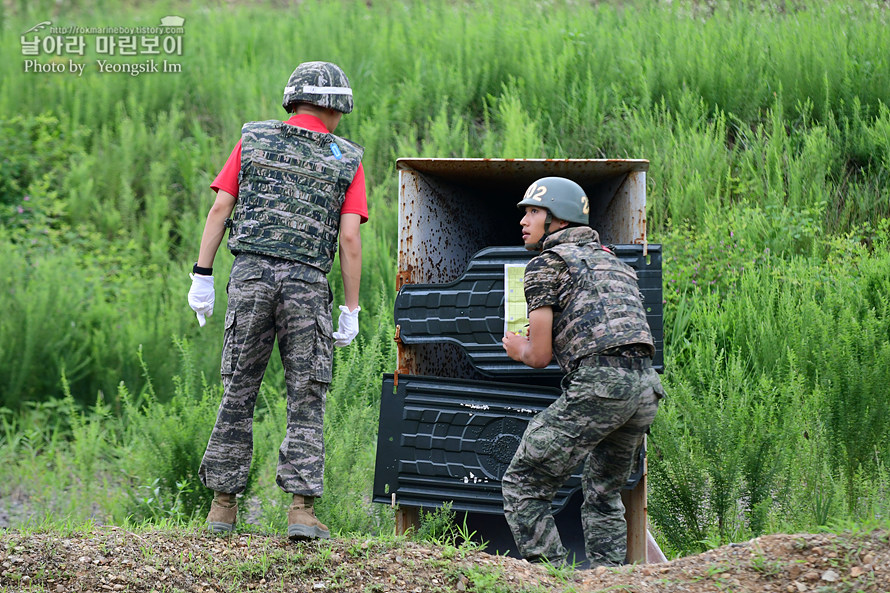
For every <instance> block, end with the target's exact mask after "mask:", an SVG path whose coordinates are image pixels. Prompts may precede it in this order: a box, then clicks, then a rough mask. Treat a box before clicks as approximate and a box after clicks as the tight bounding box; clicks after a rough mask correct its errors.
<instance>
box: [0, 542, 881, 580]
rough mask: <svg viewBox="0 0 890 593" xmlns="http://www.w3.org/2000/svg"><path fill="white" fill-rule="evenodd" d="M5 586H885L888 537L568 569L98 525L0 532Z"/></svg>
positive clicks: (468, 554) (398, 547)
mask: <svg viewBox="0 0 890 593" xmlns="http://www.w3.org/2000/svg"><path fill="white" fill-rule="evenodd" d="M0 589H2V590H8V591H20V590H22V591H24V590H37V591H51V592H63V591H64V592H67V591H130V592H143V591H145V592H147V591H189V592H196V593H202V592H211V591H213V592H215V591H249V590H262V591H288V592H292V591H327V590H338V591H356V592H359V591H360V592H381V593H382V592H393V593H396V592H412V593H414V592H417V593H420V592H427V591H442V592H444V591H449V592H450V591H491V592H495V591H497V592H514V591H515V592H518V591H535V590H538V591H540V590H546V591H564V590H565V591H577V592H582V591H585V592H592V591H604V590H608V591H615V590H624V591H635V592H638V593H648V592H655V591H659V592H662V591H678V592H679V591H683V592H704V591H776V592H782V593H786V592H787V593H802V592H806V591H814V592H816V591H832V592H834V591H851V592H853V591H868V592H871V591H875V592H886V591H890V534H888V533H887V532H886V531H873V532H870V533H844V534H838V535H835V534H824V535H811V534H802V535H770V536H764V537H760V538H757V539H754V540H751V541H748V542H744V543H739V544H731V545H729V546H724V547H722V548H718V549H716V550H712V551H710V552H707V553H704V554H700V555H698V556H689V557H686V558H680V559H678V560H674V561H671V562H667V563H664V564H650V565H639V566H626V567H622V568H619V569H605V568H598V569H594V570H583V571H572V570H570V569H557V568H553V567H549V568H548V567H546V566H541V565H538V564H529V563H528V562H525V561H523V560H517V559H514V558H506V557H501V556H492V555H490V554H486V553H484V552H480V551H476V550H468V549H465V548H455V547H452V546H434V545H429V544H420V543H416V542H412V541H409V540H406V539H402V538H376V539H349V538H346V539H334V540H328V541H324V542H309V543H302V544H292V543H290V542H288V541H287V540H285V539H283V538H281V537H278V536H268V535H258V534H237V535H234V536H231V537H228V538H214V537H210V536H207V535H205V534H202V533H200V532H194V531H140V532H138V533H136V532H131V531H127V530H124V529H121V528H117V527H97V528H95V529H93V530H92V531H89V532H86V533H82V532H77V533H59V532H54V533H27V532H16V531H7V532H3V533H0Z"/></svg>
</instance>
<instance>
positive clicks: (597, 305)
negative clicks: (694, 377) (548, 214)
mask: <svg viewBox="0 0 890 593" xmlns="http://www.w3.org/2000/svg"><path fill="white" fill-rule="evenodd" d="M544 251H549V252H551V253H555V254H556V255H558V256H559V257H560V258H561V259H562V260H563V261H564V262H565V263H566V266H567V267H568V272H569V281H568V286H567V287H566V289H565V291H560V305H561V306H562V308H563V310H562V312H561V313H558V314H557V315H556V316H555V318H554V328H553V336H554V337H553V353H554V354H555V355H556V360H557V361H558V362H559V365H560V367H562V369H563V370H564V371H566V372H569V371H572V370H574V369H575V368H576V367H577V365H578V362H579V361H580V360H581V359H583V358H585V357H587V356H590V355H593V354H599V353H601V352H603V351H604V350H608V349H609V348H614V347H617V346H625V345H628V344H645V345H647V346H649V348H650V349H651V353H652V354H654V353H655V344H654V342H653V340H652V332H651V331H650V330H649V324H648V322H647V321H646V311H645V309H644V308H643V298H642V295H641V294H640V289H639V285H638V283H637V274H636V272H635V271H634V269H633V268H631V267H630V266H628V265H627V264H625V263H624V262H622V261H621V260H620V259H618V257H616V256H615V255H614V254H612V253H611V252H610V251H607V250H606V249H604V248H603V246H602V245H601V244H600V242H599V235H598V234H597V232H596V231H595V230H593V229H591V228H589V227H574V228H569V229H565V230H563V231H560V232H557V233H554V234H552V235H550V236H549V237H548V238H547V240H546V241H545V242H544Z"/></svg>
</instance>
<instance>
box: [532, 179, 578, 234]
mask: <svg viewBox="0 0 890 593" xmlns="http://www.w3.org/2000/svg"><path fill="white" fill-rule="evenodd" d="M525 206H537V207H539V208H545V209H546V210H547V211H548V212H550V214H552V215H553V217H555V218H559V219H562V220H565V221H567V222H574V223H577V224H587V223H588V222H589V221H590V202H589V201H588V200H587V195H586V194H585V193H584V190H583V189H581V186H580V185H578V184H577V183H575V182H574V181H572V180H570V179H566V178H565V177H543V178H541V179H538V180H537V181H535V182H534V183H532V184H531V185H530V186H529V188H528V189H527V190H525V196H523V198H522V201H521V202H519V203H518V204H516V207H517V208H519V209H520V210H522V209H523V208H524V207H525ZM548 224H549V223H548Z"/></svg>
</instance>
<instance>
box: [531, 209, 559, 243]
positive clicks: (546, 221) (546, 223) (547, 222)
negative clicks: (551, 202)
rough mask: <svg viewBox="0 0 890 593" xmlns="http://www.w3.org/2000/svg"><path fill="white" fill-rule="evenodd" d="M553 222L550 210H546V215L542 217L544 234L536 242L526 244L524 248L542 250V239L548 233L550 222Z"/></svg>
mask: <svg viewBox="0 0 890 593" xmlns="http://www.w3.org/2000/svg"><path fill="white" fill-rule="evenodd" d="M551 222H553V213H551V212H550V210H547V216H546V217H544V234H543V235H541V238H540V239H538V242H537V243H532V244H531V245H526V246H525V248H526V249H528V250H529V251H543V250H544V239H546V238H547V237H548V236H549V235H550V223H551Z"/></svg>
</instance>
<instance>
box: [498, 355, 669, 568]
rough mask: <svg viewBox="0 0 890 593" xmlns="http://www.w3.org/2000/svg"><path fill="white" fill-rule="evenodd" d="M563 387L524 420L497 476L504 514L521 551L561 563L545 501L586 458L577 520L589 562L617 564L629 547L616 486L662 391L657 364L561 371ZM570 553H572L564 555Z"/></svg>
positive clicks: (562, 550)
mask: <svg viewBox="0 0 890 593" xmlns="http://www.w3.org/2000/svg"><path fill="white" fill-rule="evenodd" d="M563 385H564V389H563V394H562V395H561V396H560V397H559V399H557V400H556V401H555V402H553V403H552V404H551V405H550V406H549V407H548V408H547V409H546V410H544V411H543V412H541V413H540V414H538V415H537V416H535V417H534V418H533V419H532V421H531V422H530V423H529V425H528V427H527V429H526V431H525V434H524V435H523V437H522V442H521V443H520V445H519V449H518V450H517V451H516V455H515V456H514V458H513V461H512V462H511V463H510V466H509V467H508V468H507V471H506V473H505V474H504V477H503V480H502V486H503V495H504V513H505V515H506V518H507V523H508V524H509V525H510V529H511V531H512V532H513V537H514V538H515V540H516V543H517V545H518V547H519V551H520V553H521V554H522V555H523V556H524V557H526V558H528V559H531V560H537V559H544V558H546V559H548V560H550V561H551V562H560V561H563V560H564V559H565V558H566V554H567V550H566V549H565V547H564V546H563V544H562V541H561V539H560V537H559V532H558V531H557V529H556V523H555V521H554V519H553V514H552V512H551V508H550V505H551V503H552V501H553V497H554V496H555V495H556V492H557V490H559V488H560V486H562V485H563V484H564V483H565V481H566V480H567V479H568V477H569V476H570V475H571V474H572V472H573V471H574V470H575V469H576V468H577V467H578V465H579V464H580V463H581V462H584V469H583V473H582V489H583V491H584V503H583V505H582V507H581V522H582V526H583V529H584V539H585V551H586V553H587V558H588V559H589V560H590V563H591V566H599V565H618V564H621V563H623V562H624V560H625V555H626V551H627V524H626V522H625V520H624V505H623V504H622V502H621V488H622V486H624V484H626V483H627V480H628V478H629V477H630V473H631V470H632V469H633V464H634V460H635V459H636V457H637V456H638V455H639V452H640V447H641V446H642V444H643V437H644V435H645V434H646V430H647V429H648V428H649V425H651V424H652V421H653V420H654V418H655V412H656V410H657V409H658V400H659V399H660V398H661V397H663V396H664V391H663V389H662V387H661V381H660V379H659V377H658V374H657V373H656V372H655V370H653V369H651V368H649V369H646V370H643V371H638V370H630V369H622V368H613V367H602V366H584V365H582V366H581V367H580V368H579V369H578V370H577V371H575V372H574V373H571V374H570V375H566V378H565V379H564V380H563ZM569 560H571V559H569Z"/></svg>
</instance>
